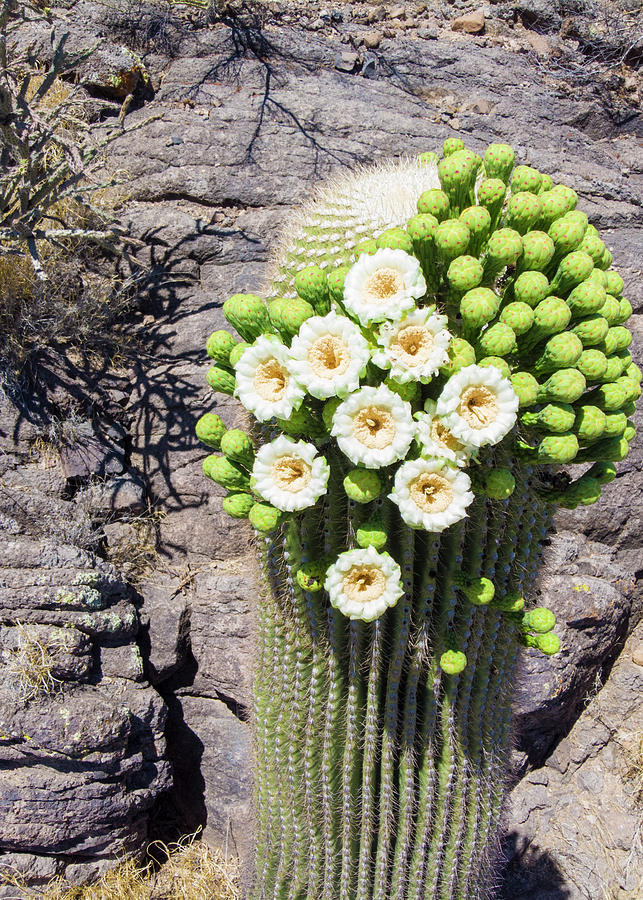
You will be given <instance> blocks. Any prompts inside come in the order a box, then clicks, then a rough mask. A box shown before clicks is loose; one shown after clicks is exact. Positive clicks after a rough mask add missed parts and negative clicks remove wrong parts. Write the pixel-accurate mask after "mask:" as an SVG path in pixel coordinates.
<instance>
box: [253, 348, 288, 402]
mask: <svg viewBox="0 0 643 900" xmlns="http://www.w3.org/2000/svg"><path fill="white" fill-rule="evenodd" d="M254 386H255V390H256V392H257V393H258V394H259V396H260V397H262V398H263V399H264V400H272V401H273V402H274V401H277V400H279V399H280V397H281V395H282V394H283V392H284V391H285V390H286V388H287V387H288V372H287V371H286V369H285V368H284V367H283V366H282V364H281V363H280V362H279V360H278V359H275V358H274V357H272V358H271V359H267V360H265V361H264V362H262V363H259V365H258V366H257V368H256V369H255V377H254Z"/></svg>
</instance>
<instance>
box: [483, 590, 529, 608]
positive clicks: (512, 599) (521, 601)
mask: <svg viewBox="0 0 643 900" xmlns="http://www.w3.org/2000/svg"><path fill="white" fill-rule="evenodd" d="M491 605H492V606H493V607H494V608H495V609H499V610H501V611H502V612H506V613H518V612H522V610H523V609H524V606H525V598H524V597H523V596H522V595H521V594H519V593H518V591H508V592H507V593H506V594H505V595H504V597H494V599H493V603H492V604H491Z"/></svg>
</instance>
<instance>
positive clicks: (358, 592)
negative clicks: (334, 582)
mask: <svg viewBox="0 0 643 900" xmlns="http://www.w3.org/2000/svg"><path fill="white" fill-rule="evenodd" d="M385 590H386V575H385V574H384V572H382V570H381V569H379V568H378V567H377V566H368V565H359V566H353V567H352V568H350V569H349V570H348V572H347V573H346V574H345V575H344V578H343V581H342V591H343V593H344V594H346V595H347V596H348V597H350V599H351V600H354V601H357V603H370V602H371V601H372V600H377V598H378V597H380V596H381V595H382V594H383V592H384V591H385Z"/></svg>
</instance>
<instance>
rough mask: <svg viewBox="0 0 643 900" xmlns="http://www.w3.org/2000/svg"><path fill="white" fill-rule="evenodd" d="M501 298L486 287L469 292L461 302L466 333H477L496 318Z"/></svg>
mask: <svg viewBox="0 0 643 900" xmlns="http://www.w3.org/2000/svg"><path fill="white" fill-rule="evenodd" d="M499 306H500V298H499V297H498V295H497V294H494V292H493V291H492V290H490V289H489V288H484V287H477V288H473V290H471V291H467V293H466V294H465V295H464V297H463V298H462V300H461V301H460V314H461V316H462V324H463V327H464V329H465V331H469V332H477V331H479V330H480V328H482V326H483V325H486V324H487V323H488V322H490V321H491V320H492V319H494V318H495V317H496V314H497V312H498V308H499Z"/></svg>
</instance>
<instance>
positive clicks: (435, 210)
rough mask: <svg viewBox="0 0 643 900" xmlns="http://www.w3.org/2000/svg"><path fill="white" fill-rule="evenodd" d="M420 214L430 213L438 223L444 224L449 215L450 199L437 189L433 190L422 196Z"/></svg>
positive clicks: (419, 201) (420, 198)
mask: <svg viewBox="0 0 643 900" xmlns="http://www.w3.org/2000/svg"><path fill="white" fill-rule="evenodd" d="M417 207H418V212H419V213H430V215H432V216H435V218H436V219H437V220H438V222H442V221H443V219H446V218H447V216H448V215H449V198H448V197H447V195H446V194H445V193H444V191H440V190H438V189H437V188H431V189H430V190H428V191H424V193H422V194H420V196H419V199H418V203H417Z"/></svg>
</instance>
